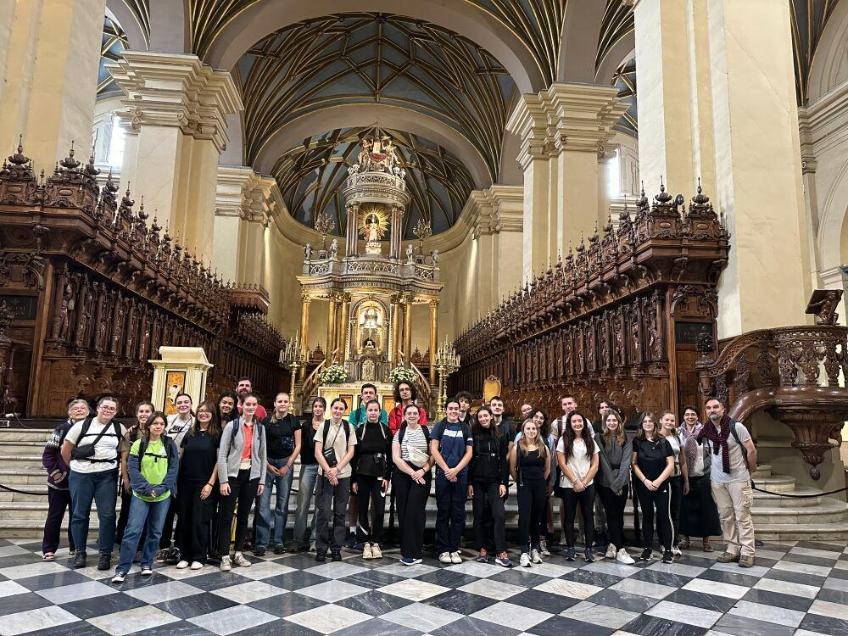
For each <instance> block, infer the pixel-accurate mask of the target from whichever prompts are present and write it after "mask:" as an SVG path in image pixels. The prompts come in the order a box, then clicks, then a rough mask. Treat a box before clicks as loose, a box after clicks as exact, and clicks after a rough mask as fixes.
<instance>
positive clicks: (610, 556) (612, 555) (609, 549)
mask: <svg viewBox="0 0 848 636" xmlns="http://www.w3.org/2000/svg"><path fill="white" fill-rule="evenodd" d="M615 553H616V549H615V544H614V543H610V544H609V545H608V546H607V553H606V554H605V555H604V558H607V559H614V558H615Z"/></svg>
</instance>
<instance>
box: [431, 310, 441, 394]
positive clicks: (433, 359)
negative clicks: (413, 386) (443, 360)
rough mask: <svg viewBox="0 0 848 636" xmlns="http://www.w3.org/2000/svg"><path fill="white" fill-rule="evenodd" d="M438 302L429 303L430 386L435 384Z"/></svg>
mask: <svg viewBox="0 0 848 636" xmlns="http://www.w3.org/2000/svg"><path fill="white" fill-rule="evenodd" d="M438 317H439V301H438V300H431V301H430V386H435V384H436V347H437V346H438V342H439V333H438V320H437V319H438Z"/></svg>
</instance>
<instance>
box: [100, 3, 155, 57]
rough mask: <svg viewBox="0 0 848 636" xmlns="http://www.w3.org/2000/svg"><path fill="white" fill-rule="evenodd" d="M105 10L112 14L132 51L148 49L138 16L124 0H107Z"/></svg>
mask: <svg viewBox="0 0 848 636" xmlns="http://www.w3.org/2000/svg"><path fill="white" fill-rule="evenodd" d="M106 9H107V10H108V11H111V12H112V15H114V16H115V19H116V20H118V24H120V25H121V28H122V29H123V30H124V33H126V34H127V43H128V44H129V48H131V49H132V50H133V51H146V50H147V49H148V41H147V36H148V34H147V32H146V30H145V28H144V25H142V24H141V22H140V21H139V19H138V16H137V15H136V14H135V13H134V12H132V11H131V10H130V8H129V6H127V4H126V2H124V0H107V2H106Z"/></svg>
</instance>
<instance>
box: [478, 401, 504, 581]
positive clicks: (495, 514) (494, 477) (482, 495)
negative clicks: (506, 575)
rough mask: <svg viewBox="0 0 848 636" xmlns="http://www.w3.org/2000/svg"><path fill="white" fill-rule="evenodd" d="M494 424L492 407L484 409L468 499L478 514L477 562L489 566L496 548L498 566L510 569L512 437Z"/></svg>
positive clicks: (479, 421) (480, 410)
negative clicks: (507, 505)
mask: <svg viewBox="0 0 848 636" xmlns="http://www.w3.org/2000/svg"><path fill="white" fill-rule="evenodd" d="M493 420H494V416H493V415H492V411H491V409H490V408H489V407H488V406H481V407H480V409H479V410H478V411H477V414H476V415H475V416H473V421H472V425H471V434H472V436H473V438H474V444H473V446H472V447H473V449H474V453H473V455H472V456H471V463H470V464H469V468H468V496H469V497H471V501H472V509H473V511H474V536H475V539H476V543H477V553H478V556H477V560H478V561H479V562H481V563H488V561H489V548H492V547H493V548H494V552H495V563H496V564H497V565H500V566H502V567H505V568H510V567H512V561H510V560H509V554H508V553H507V551H506V529H505V524H506V514H505V511H504V497H506V492H507V489H508V488H509V435H508V434H507V435H502V434H501V431H500V430H499V429H500V427H498V426H494V425H493Z"/></svg>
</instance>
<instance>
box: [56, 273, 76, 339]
mask: <svg viewBox="0 0 848 636" xmlns="http://www.w3.org/2000/svg"><path fill="white" fill-rule="evenodd" d="M74 308H75V303H74V287H73V285H71V283H70V282H68V283H67V284H66V285H65V289H64V290H63V291H62V306H61V309H60V310H59V329H58V332H59V333H58V335H59V340H67V339H68V328H69V327H70V322H71V321H70V314H72V313H73V312H74Z"/></svg>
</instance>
